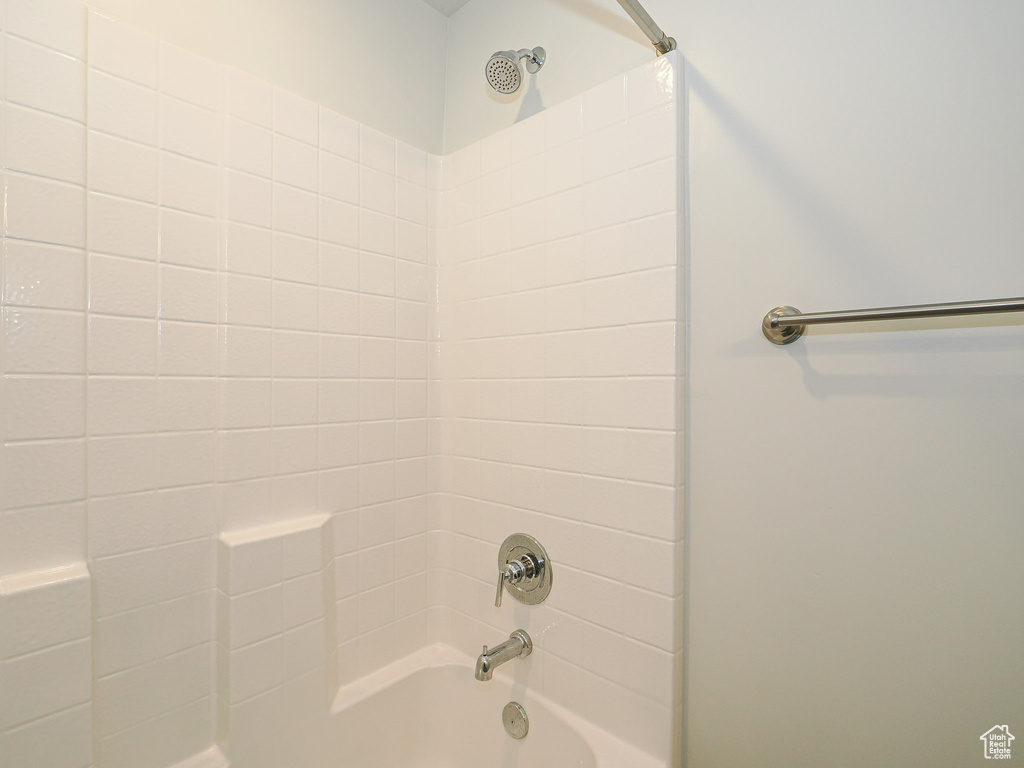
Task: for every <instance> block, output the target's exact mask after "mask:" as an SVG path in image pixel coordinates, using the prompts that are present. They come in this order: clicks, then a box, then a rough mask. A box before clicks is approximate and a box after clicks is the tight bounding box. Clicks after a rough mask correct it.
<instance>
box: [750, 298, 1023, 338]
mask: <svg viewBox="0 0 1024 768" xmlns="http://www.w3.org/2000/svg"><path fill="white" fill-rule="evenodd" d="M995 312H1024V297H1021V298H1016V299H990V300H988V301H962V302H950V303H948V304H916V305H912V306H908V307H878V308H876V309H853V310H849V311H846V312H811V313H808V314H802V313H801V312H800V310H798V309H794V308H793V307H787V306H782V307H776V308H775V309H773V310H771V311H770V312H769V313H768V314H767V315H765V316H764V320H763V321H762V322H761V331H762V332H763V333H764V336H765V338H766V339H768V341H770V342H771V343H772V344H792V343H793V342H794V341H796V340H797V339H799V338H800V337H801V336H803V334H804V331H805V330H806V329H807V326H808V325H824V324H826V323H857V322H862V321H865V320H908V319H913V318H920V317H952V316H955V315H988V314H993V313H995Z"/></svg>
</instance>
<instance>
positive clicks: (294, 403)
mask: <svg viewBox="0 0 1024 768" xmlns="http://www.w3.org/2000/svg"><path fill="white" fill-rule="evenodd" d="M316 384H317V383H316V380H315V379H309V380H303V379H294V380H278V381H275V382H274V385H273V410H272V416H273V423H274V426H275V427H282V426H283V427H293V426H299V425H306V424H316V423H317V386H316Z"/></svg>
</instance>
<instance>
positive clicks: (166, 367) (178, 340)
mask: <svg viewBox="0 0 1024 768" xmlns="http://www.w3.org/2000/svg"><path fill="white" fill-rule="evenodd" d="M160 375H162V376H166V375H171V376H216V375H217V326H216V325H212V324H205V323H204V324H199V323H183V322H174V321H167V320H161V321H160Z"/></svg>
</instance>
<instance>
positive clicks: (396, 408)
mask: <svg viewBox="0 0 1024 768" xmlns="http://www.w3.org/2000/svg"><path fill="white" fill-rule="evenodd" d="M0 18H2V19H4V23H5V25H6V32H5V34H4V35H3V43H4V46H5V49H6V56H5V63H6V65H7V66H6V77H5V78H4V80H3V81H4V83H5V84H6V92H5V101H4V104H3V110H4V121H3V123H4V127H5V133H6V141H5V151H6V154H5V157H6V161H5V164H4V165H5V169H4V188H5V200H6V209H7V211H8V216H7V218H6V221H5V226H4V232H3V235H4V255H3V270H4V290H3V346H2V350H0V365H2V370H3V381H2V383H3V390H2V397H0V409H2V412H0V424H2V428H3V435H2V438H3V451H2V466H0V470H2V479H3V486H2V494H0V497H2V505H3V510H2V515H0V575H2V576H4V587H3V592H4V594H5V595H6V594H10V595H18V596H19V598H18V599H19V601H20V602H18V603H17V605H18V606H21V607H20V608H19V611H20V612H19V613H17V614H16V615H17V616H22V617H26V616H29V617H30V616H31V615H32V613H31V610H32V609H31V605H36V606H37V607H38V611H39V612H40V614H41V615H44V614H45V613H46V606H47V605H48V604H50V603H51V602H52V595H51V594H50V592H48V591H47V588H46V585H47V584H51V583H55V584H63V583H64V582H68V583H74V584H79V583H81V581H82V579H87V580H88V579H89V578H90V575H91V593H92V615H91V620H92V627H91V632H84V634H83V632H81V631H79V630H76V631H75V632H74V633H72V635H70V636H67V637H65V636H63V635H61V634H60V633H59V632H58V633H56V634H53V633H50V634H47V633H45V632H44V633H40V634H39V637H33V641H34V642H35V644H34V645H33V644H31V643H30V644H28V645H26V644H25V643H11V644H4V645H3V646H0V651H2V652H3V654H4V656H3V664H2V665H0V674H2V675H3V678H2V679H0V682H3V683H4V685H5V694H4V699H5V700H7V701H8V702H10V701H11V699H10V698H9V697H8V695H7V691H8V690H12V691H13V692H14V693H18V692H19V691H22V689H24V690H30V689H34V688H38V687H40V685H41V681H40V679H39V678H38V677H32V676H31V675H27V673H24V674H23V672H24V670H29V671H31V670H32V669H35V670H36V671H37V672H39V671H40V670H41V669H42V668H43V667H41V666H40V664H44V662H45V663H51V664H52V662H53V660H55V659H56V660H64V662H66V663H64V667H65V668H66V669H65V671H66V673H67V674H66V676H65V677H66V679H67V680H68V681H69V682H68V683H67V684H66V685H62V686H61V685H59V686H55V687H54V689H53V690H52V691H51V692H50V693H49V694H48V695H47V697H46V701H44V702H42V703H40V704H39V706H33V708H31V711H30V712H29V713H28V715H26V714H25V712H19V711H18V710H17V707H14V708H13V709H11V707H6V708H4V710H3V712H0V733H4V735H3V736H2V737H0V738H3V739H4V740H5V741H4V750H5V752H4V754H5V755H6V754H8V752H7V751H6V750H7V744H8V743H10V744H15V743H29V742H31V741H32V738H34V739H36V742H38V740H39V739H40V738H42V739H43V740H44V741H45V740H46V734H47V733H51V734H52V733H53V732H56V731H60V730H66V727H67V726H66V724H67V720H68V718H67V714H68V713H73V712H82V711H83V710H82V707H83V705H84V707H85V709H84V711H85V714H86V720H88V716H89V714H90V711H89V706H90V701H91V715H92V720H93V728H94V733H95V737H96V752H95V755H93V756H92V757H91V758H90V757H89V753H90V749H89V746H90V745H91V741H92V735H93V734H92V733H84V734H83V738H85V737H86V736H87V737H88V739H89V741H88V743H86V744H84V745H79V747H78V748H76V749H69V750H68V757H67V759H66V761H65V762H66V765H67V768H81V766H84V765H86V764H88V762H89V760H90V759H92V760H94V761H95V763H96V764H97V765H100V766H123V765H132V766H163V765H169V764H172V763H174V762H176V761H178V760H181V759H183V758H184V757H186V756H188V755H191V754H193V753H195V752H198V751H201V750H203V749H205V748H206V747H208V746H209V745H210V744H212V743H213V740H214V733H213V726H212V723H213V722H214V717H213V713H214V711H215V708H216V702H215V695H214V694H215V690H216V681H215V675H214V669H215V665H214V663H213V662H214V656H215V647H216V642H215V641H216V637H215V634H214V627H215V623H214V621H213V618H214V611H215V601H214V594H215V586H216V560H217V536H218V533H220V532H225V531H236V530H240V529H249V528H252V527H257V526H265V525H271V524H276V523H279V522H281V521H283V520H288V519H293V518H300V517H305V516H308V515H310V514H311V513H314V512H316V513H320V512H326V513H329V514H331V515H332V516H333V519H332V520H331V523H332V524H331V525H330V526H327V527H326V528H325V530H327V531H333V540H332V541H331V542H330V548H329V550H328V551H329V557H328V558H327V560H328V562H327V564H326V565H325V566H324V567H325V569H326V570H325V573H327V574H328V576H329V577H330V578H331V579H332V586H333V589H332V590H327V591H326V593H328V594H333V595H335V596H336V597H337V598H338V600H339V602H338V604H337V606H332V610H331V611H330V612H329V615H330V616H331V617H334V618H336V622H335V623H336V625H337V626H333V627H330V631H329V632H327V636H328V637H330V638H333V639H336V642H337V643H338V644H339V645H341V646H342V652H341V653H340V654H339V653H337V652H336V649H332V651H335V653H334V655H335V656H336V657H337V658H340V659H343V660H344V663H343V664H336V665H335V667H336V668H337V676H338V678H339V679H341V680H345V679H351V678H353V677H355V676H357V675H359V674H362V673H364V672H366V671H368V670H369V669H372V668H374V667H375V666H379V665H380V664H381V663H385V662H387V661H389V660H391V659H392V658H394V656H396V655H398V654H400V653H402V652H404V651H406V650H411V649H414V648H416V647H419V646H420V645H422V643H423V642H424V641H425V637H426V607H427V603H426V587H425V571H426V506H427V505H426V491H427V488H426V470H427V466H426V449H427V421H426V415H427V382H426V370H427V346H426V330H427V306H428V305H427V299H428V292H427V242H428V237H427V226H426V225H427V202H428V194H427V171H428V158H427V155H426V153H424V152H422V151H419V150H416V149H414V148H412V147H409V146H406V145H402V144H400V143H397V142H395V140H393V139H391V138H390V137H388V136H385V135H383V134H381V133H378V132H376V131H372V130H370V129H368V128H366V127H363V126H359V125H358V124H356V123H354V122H352V121H351V120H349V119H347V118H344V117H342V116H340V115H337V114H333V113H330V112H328V111H326V110H323V109H321V108H319V107H318V106H317V105H315V104H313V103H311V102H308V101H305V100H303V99H301V98H299V97H297V96H294V95H292V94H290V93H287V92H284V91H281V90H280V89H275V88H272V87H271V86H270V85H269V84H267V83H264V82H261V81H258V80H256V79H254V78H252V77H250V76H248V75H245V74H243V73H241V72H237V71H234V70H229V69H227V68H224V67H220V66H218V65H215V64H213V63H211V62H209V61H206V60H204V59H201V58H199V57H196V56H194V55H192V54H189V53H187V52H185V51H182V50H180V49H177V48H175V47H173V46H169V45H167V44H164V43H160V42H159V41H157V40H156V39H154V38H151V37H149V36H147V35H144V34H141V33H139V32H137V31H135V30H132V29H130V28H127V27H125V26H122V25H120V24H117V23H115V22H113V21H111V20H109V19H106V18H104V17H103V16H101V15H98V14H95V13H90V12H88V11H87V9H86V8H85V6H83V5H81V4H79V3H77V2H72V1H70V0H10V1H9V2H7V3H6V11H5V12H4V13H0ZM318 558H319V554H318ZM73 564H78V565H73ZM83 564H87V567H88V570H87V571H86V570H85V569H84V566H83ZM54 568H64V569H65V570H64V571H60V570H57V571H53V572H51V573H49V574H41V575H39V576H38V577H37V578H32V579H27V580H26V574H33V573H37V572H40V571H43V570H45V569H54ZM319 568H321V564H320V561H319V559H318V560H317V564H316V569H319ZM300 572H304V571H300ZM61 574H63V575H61ZM40 585H41V586H40ZM33 600H35V602H33ZM282 600H283V598H282ZM8 604H10V605H11V606H14V605H15V602H14V600H13V598H12V599H11V600H8V599H7V598H6V597H5V598H4V599H3V600H0V610H3V611H5V612H6V610H7V606H8ZM25 605H29V608H25V607H24V606H25ZM277 610H280V611H282V612H283V611H284V606H283V605H278V606H277V607H276V608H273V609H272V610H271V614H273V613H274V612H275V611H277ZM327 614H328V612H323V613H322V614H321V615H320V616H319V617H317V621H318V622H319V626H320V628H321V629H323V624H324V619H323V617H324V616H325V615H327ZM6 615H7V614H6V613H5V616H6ZM25 620H26V621H27V620H28V619H25ZM268 620H270V621H272V619H268ZM65 634H66V633H65ZM51 635H52V637H51ZM90 637H91V644H90V639H89V638H90ZM83 638H84V640H83ZM82 648H84V649H85V653H84V655H82V654H81V653H79V651H81V650H82ZM90 650H91V658H90ZM41 654H49V656H44V655H41ZM33 665H34V666H33ZM76 665H77V666H76ZM44 666H45V664H44ZM93 674H94V675H95V677H94V678H93ZM80 678H81V679H93V682H92V684H91V686H90V685H89V684H86V686H85V690H84V692H83V687H82V686H81V685H80V684H79V682H78V681H79V679H80ZM11 685H14V686H15V687H14V688H10V686H11ZM19 686H20V687H19ZM90 687H91V690H89V688H90ZM235 690H236V692H237V690H238V689H237V688H236V689H235ZM25 717H29V719H32V718H34V719H32V722H31V723H30V725H31V727H32V729H33V730H32V732H31V733H29V734H28V736H25V734H24V733H23V730H24V729H25V728H26V726H25V725H24V722H25ZM19 729H22V730H19ZM48 729H49V730H48ZM81 730H82V729H77V730H76V731H75V733H76V734H77V733H78V731H81ZM86 730H88V729H86ZM39 734H42V737H40V735H39ZM29 737H31V738H29ZM19 740H20V741H19ZM12 749H13V748H12ZM10 754H12V755H20V754H21V753H15V752H13V751H12V752H11V753H10ZM24 754H25V758H24V759H26V760H31V758H32V753H31V752H26V753H24ZM26 764H31V762H29V763H26ZM18 765H19V766H20V765H21V763H18ZM63 765H64V764H63V763H62V766H63ZM5 768H6V766H5ZM11 768H14V766H11Z"/></svg>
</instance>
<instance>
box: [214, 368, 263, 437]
mask: <svg viewBox="0 0 1024 768" xmlns="http://www.w3.org/2000/svg"><path fill="white" fill-rule="evenodd" d="M218 385H219V389H220V426H221V428H222V429H238V428H243V427H269V426H270V419H271V410H270V409H271V385H270V380H269V379H257V380H252V379H238V380H235V379H221V380H220V381H219V382H218Z"/></svg>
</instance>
